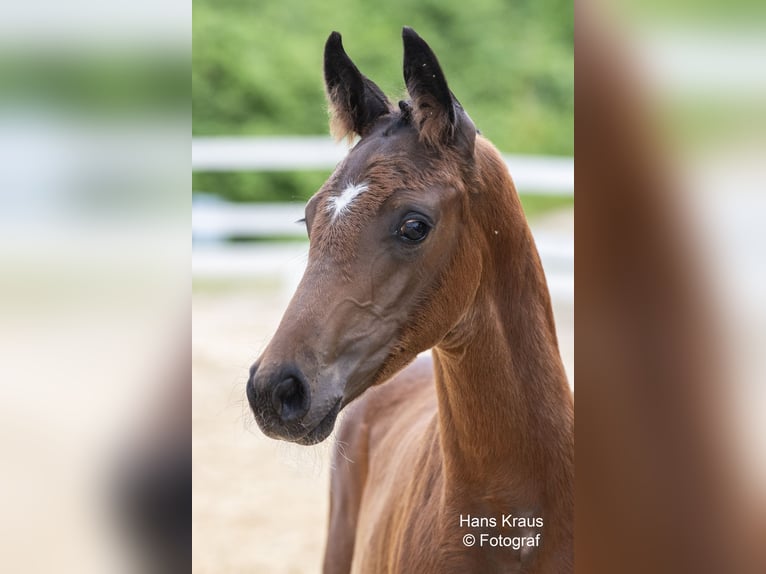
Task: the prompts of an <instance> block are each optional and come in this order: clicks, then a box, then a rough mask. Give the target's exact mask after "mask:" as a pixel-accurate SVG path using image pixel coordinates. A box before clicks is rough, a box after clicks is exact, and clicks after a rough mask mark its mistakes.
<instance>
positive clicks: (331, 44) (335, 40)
mask: <svg viewBox="0 0 766 574" xmlns="http://www.w3.org/2000/svg"><path fill="white" fill-rule="evenodd" d="M325 48H341V49H342V48H343V42H342V38H341V35H340V34H339V33H338V32H335V31H333V32H331V33H330V36H329V37H328V38H327V42H326V43H325Z"/></svg>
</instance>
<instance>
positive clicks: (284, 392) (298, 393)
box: [271, 377, 308, 422]
mask: <svg viewBox="0 0 766 574" xmlns="http://www.w3.org/2000/svg"><path fill="white" fill-rule="evenodd" d="M271 402H272V405H273V406H274V410H276V411H277V414H278V415H279V418H280V419H282V421H283V422H292V421H296V420H299V419H301V418H303V416H304V415H305V414H306V412H307V411H308V391H307V389H306V387H305V385H304V384H303V383H301V381H299V380H298V379H296V378H295V377H287V378H286V379H283V380H282V381H280V382H279V383H278V384H277V386H276V387H274V391H273V392H272V394H271Z"/></svg>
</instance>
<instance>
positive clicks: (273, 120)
mask: <svg viewBox="0 0 766 574" xmlns="http://www.w3.org/2000/svg"><path fill="white" fill-rule="evenodd" d="M403 25H409V26H412V27H413V28H415V30H416V31H417V32H418V33H419V34H420V35H421V36H422V37H423V38H424V39H425V40H426V41H427V42H428V43H429V44H430V45H431V47H432V48H433V49H434V51H435V52H436V54H437V56H438V57H439V60H440V62H441V64H442V68H443V69H444V72H445V74H446V76H447V80H448V81H449V84H450V88H451V89H452V91H453V92H454V93H455V95H456V96H457V97H458V98H459V99H460V101H461V103H462V104H463V106H464V107H465V109H466V110H467V111H468V113H469V114H470V115H471V118H472V119H473V120H474V122H475V123H476V125H477V127H478V128H479V129H480V130H481V131H482V133H483V134H484V135H485V136H487V137H488V138H489V139H490V140H491V141H493V142H494V143H495V145H496V146H497V147H498V148H499V149H500V150H501V151H503V152H505V153H521V154H550V155H573V134H574V122H573V113H574V96H573V83H574V66H573V56H574V54H573V52H574V50H573V4H572V2H571V1H570V0H514V1H508V0H471V1H470V2H465V1H456V0H424V1H421V2H417V3H415V2H411V1H405V0H389V1H388V2H385V3H382V2H373V1H371V0H361V1H355V2H350V1H345V0H334V1H326V2H305V1H299V0H194V21H193V35H194V46H193V65H192V98H193V100H192V103H193V128H192V133H193V135H194V136H213V135H311V134H326V133H327V114H326V104H325V99H324V92H323V80H322V55H323V47H324V42H325V40H326V39H327V36H328V35H329V33H330V32H331V31H332V30H337V31H339V32H340V33H341V34H342V35H343V42H344V46H345V48H346V51H347V52H348V53H349V55H350V56H351V58H352V59H353V60H354V62H355V63H356V64H357V66H358V67H359V68H360V69H361V70H362V72H363V73H364V74H365V75H367V76H369V77H370V78H371V79H373V80H374V81H375V82H376V83H377V84H378V85H379V86H380V87H381V88H382V89H383V90H384V91H385V92H386V93H387V94H388V95H389V97H391V98H392V99H394V98H400V97H404V93H405V92H404V80H403V78H402V69H401V59H402V47H401V28H402V26H403ZM328 175H329V172H284V173H282V172H278V173H263V172H223V173H212V172H195V173H194V175H193V188H194V190H195V191H204V192H208V193H212V194H215V195H218V196H221V197H222V198H226V199H229V200H234V201H301V200H305V199H307V198H308V197H310V196H311V195H312V194H313V193H314V192H315V191H316V189H317V188H318V187H319V186H320V185H321V183H322V182H323V181H324V179H325V178H326V177H327V176H328Z"/></svg>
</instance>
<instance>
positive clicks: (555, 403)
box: [434, 176, 574, 509]
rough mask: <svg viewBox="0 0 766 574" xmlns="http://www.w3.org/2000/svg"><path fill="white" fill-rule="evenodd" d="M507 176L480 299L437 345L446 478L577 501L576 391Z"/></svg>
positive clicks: (529, 503) (521, 495)
mask: <svg viewBox="0 0 766 574" xmlns="http://www.w3.org/2000/svg"><path fill="white" fill-rule="evenodd" d="M505 179H506V180H507V181H501V183H502V185H503V186H504V188H505V189H500V190H496V191H500V193H499V194H493V195H496V196H497V197H499V198H502V201H505V202H507V203H506V204H505V208H506V209H507V210H508V214H507V216H504V215H503V214H502V210H499V211H498V209H497V206H494V207H493V209H492V210H488V211H487V212H488V213H489V212H490V211H491V212H492V213H493V214H494V216H493V217H494V221H493V222H490V221H486V222H483V223H482V224H481V226H482V227H483V228H484V229H489V230H490V231H489V234H488V237H487V238H486V239H487V240H486V244H487V246H486V250H485V261H483V267H484V271H483V273H484V275H483V277H482V281H481V284H480V287H479V290H478V292H477V294H476V299H475V301H474V305H473V307H472V309H471V311H470V312H469V313H468V314H467V315H466V316H465V317H464V318H463V320H462V321H461V323H460V324H459V325H458V326H457V327H456V328H455V329H454V330H453V331H452V332H451V333H450V334H449V335H448V336H447V337H446V338H445V340H444V341H442V342H441V343H440V344H439V345H438V346H437V347H436V348H435V349H434V363H435V374H436V386H437V395H438V401H439V432H440V439H441V444H442V451H443V454H444V464H445V478H446V482H445V484H446V486H447V488H452V489H453V490H455V491H456V492H458V493H461V492H462V493H465V492H471V491H474V492H481V493H482V497H483V498H484V499H485V500H486V499H487V496H488V495H489V496H491V493H492V492H496V493H506V494H507V493H509V492H512V493H513V495H512V498H514V499H515V500H498V501H497V502H498V504H502V505H508V504H511V505H513V506H516V507H517V508H521V507H525V508H539V509H541V508H542V507H550V506H551V505H554V506H555V505H562V504H563V505H566V506H571V498H572V493H571V484H572V473H573V450H574V449H573V400H572V394H571V391H570V389H569V386H568V384H567V381H566V375H565V373H564V368H563V364H562V361H561V358H560V355H559V350H558V342H557V339H556V333H555V325H554V321H553V313H552V309H551V303H550V296H549V294H548V290H547V286H546V283H545V277H544V274H543V270H542V266H541V264H540V260H539V256H538V254H537V251H536V249H535V247H534V242H533V240H532V236H531V233H530V231H529V228H528V226H527V224H526V222H525V220H524V217H523V215H522V214H523V212H522V210H521V206H520V204H519V202H518V197H517V196H516V193H515V190H514V189H513V184H512V182H511V181H510V178H508V177H507V176H506V177H505ZM468 483H470V485H471V486H472V487H475V486H480V489H479V490H475V489H474V488H465V487H466V486H468ZM498 496H499V498H507V496H503V495H500V494H498ZM517 505H518V506H517Z"/></svg>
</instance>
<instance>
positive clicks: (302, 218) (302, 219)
mask: <svg viewBox="0 0 766 574" xmlns="http://www.w3.org/2000/svg"><path fill="white" fill-rule="evenodd" d="M295 223H297V224H298V225H300V224H302V223H306V218H305V217H301V218H300V219H298V220H297V221H296V222H295Z"/></svg>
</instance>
